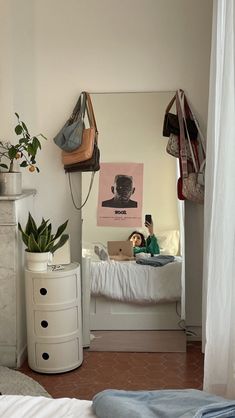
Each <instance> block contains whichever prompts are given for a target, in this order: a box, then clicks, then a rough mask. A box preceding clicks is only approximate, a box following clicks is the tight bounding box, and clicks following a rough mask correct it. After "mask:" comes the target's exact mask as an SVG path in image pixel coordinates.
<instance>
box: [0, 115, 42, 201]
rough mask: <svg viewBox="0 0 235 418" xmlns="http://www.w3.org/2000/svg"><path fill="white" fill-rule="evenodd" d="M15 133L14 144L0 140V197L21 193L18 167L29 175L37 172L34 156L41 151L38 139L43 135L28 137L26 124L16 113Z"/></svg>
mask: <svg viewBox="0 0 235 418" xmlns="http://www.w3.org/2000/svg"><path fill="white" fill-rule="evenodd" d="M15 115H16V117H17V125H16V126H15V133H16V135H17V136H18V137H19V139H18V142H17V143H16V144H12V143H11V142H7V141H2V140H0V195H1V196H2V195H18V194H21V193H22V179H21V172H20V171H19V167H21V168H25V169H26V168H27V169H28V170H29V172H30V173H33V172H39V168H38V166H37V165H36V164H37V163H36V155H37V152H38V150H40V149H41V143H40V139H39V138H43V139H47V138H46V137H45V136H44V135H42V134H38V135H30V133H29V130H28V128H27V126H26V124H25V123H24V122H23V121H22V120H20V117H19V115H18V113H15Z"/></svg>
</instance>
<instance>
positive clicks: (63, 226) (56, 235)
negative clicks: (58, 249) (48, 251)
mask: <svg viewBox="0 0 235 418" xmlns="http://www.w3.org/2000/svg"><path fill="white" fill-rule="evenodd" d="M68 221H69V220H68V219H67V221H65V222H64V223H63V224H62V225H60V226H59V228H58V229H57V231H56V234H55V236H54V240H56V239H57V238H59V237H60V236H61V235H62V234H63V232H64V230H65V229H66V227H67V224H68Z"/></svg>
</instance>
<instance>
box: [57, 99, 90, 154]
mask: <svg viewBox="0 0 235 418" xmlns="http://www.w3.org/2000/svg"><path fill="white" fill-rule="evenodd" d="M85 106H86V95H85V93H84V92H82V93H81V94H80V96H79V98H78V101H77V103H76V106H75V108H74V110H73V113H72V115H71V116H70V118H69V119H68V120H67V122H66V123H65V124H64V126H63V128H61V130H60V131H59V132H58V134H57V135H56V136H55V137H54V142H55V144H56V145H57V146H58V147H59V148H61V149H62V150H63V151H66V152H71V151H74V150H75V149H77V148H78V147H79V146H80V145H81V143H82V137H83V130H84V128H85V125H84V115H85Z"/></svg>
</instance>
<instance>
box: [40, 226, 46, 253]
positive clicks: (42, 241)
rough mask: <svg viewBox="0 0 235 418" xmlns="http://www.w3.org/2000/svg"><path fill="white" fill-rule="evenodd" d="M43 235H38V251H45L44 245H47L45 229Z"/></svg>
mask: <svg viewBox="0 0 235 418" xmlns="http://www.w3.org/2000/svg"><path fill="white" fill-rule="evenodd" d="M45 232H46V233H45V235H40V237H39V238H38V245H39V247H40V251H41V252H42V253H44V252H46V246H47V235H48V233H47V230H46V231H45Z"/></svg>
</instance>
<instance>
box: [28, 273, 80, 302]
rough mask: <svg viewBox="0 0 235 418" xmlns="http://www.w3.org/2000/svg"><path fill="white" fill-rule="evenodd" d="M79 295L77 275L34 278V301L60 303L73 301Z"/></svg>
mask: <svg viewBox="0 0 235 418" xmlns="http://www.w3.org/2000/svg"><path fill="white" fill-rule="evenodd" d="M77 297H78V284H77V275H76V274H72V275H70V276H65V277H55V278H54V277H53V278H50V279H46V278H42V279H41V278H34V279H33V302H34V303H35V304H40V305H43V304H57V303H58V304H60V303H68V302H71V301H73V300H75V299H77Z"/></svg>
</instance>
